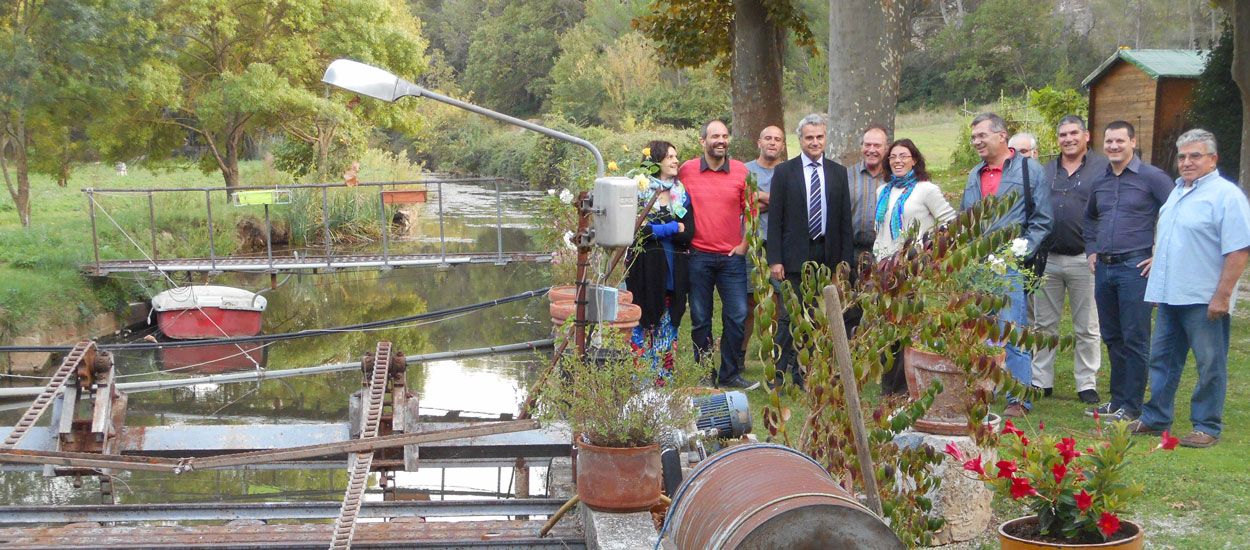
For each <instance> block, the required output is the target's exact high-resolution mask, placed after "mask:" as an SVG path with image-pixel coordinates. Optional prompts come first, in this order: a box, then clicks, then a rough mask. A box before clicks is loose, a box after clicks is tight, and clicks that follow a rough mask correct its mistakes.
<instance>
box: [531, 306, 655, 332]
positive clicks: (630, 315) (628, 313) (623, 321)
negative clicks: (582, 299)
mask: <svg viewBox="0 0 1250 550" xmlns="http://www.w3.org/2000/svg"><path fill="white" fill-rule="evenodd" d="M576 309H577V305H576V304H574V303H573V302H552V303H551V306H549V307H548V308H547V311H548V312H550V313H551V323H552V324H554V325H555V326H557V327H558V326H560V325H562V324H564V320H565V319H568V318H569V317H572V316H573V314H574V313H575V312H576ZM639 319H642V308H640V307H638V306H636V305H634V304H619V303H618V304H616V320H615V321H613V322H611V323H609V324H608V325H609V326H611V327H612V328H615V329H621V331H623V332H625V333H626V334H628V333H629V331H630V330H632V329H633V328H634V327H636V326H638V320H639Z"/></svg>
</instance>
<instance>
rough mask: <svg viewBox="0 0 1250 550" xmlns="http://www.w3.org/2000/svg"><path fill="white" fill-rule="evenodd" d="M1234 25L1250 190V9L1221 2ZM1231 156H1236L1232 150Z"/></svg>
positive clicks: (1244, 175) (1244, 182)
mask: <svg viewBox="0 0 1250 550" xmlns="http://www.w3.org/2000/svg"><path fill="white" fill-rule="evenodd" d="M1218 3H1219V5H1220V7H1221V8H1224V13H1226V14H1228V18H1229V20H1230V21H1232V24H1233V67H1232V73H1233V81H1234V82H1236V83H1237V87H1238V88H1239V89H1241V151H1239V152H1238V154H1240V155H1241V162H1240V165H1241V174H1239V175H1238V177H1239V180H1240V181H1241V187H1242V189H1244V190H1250V6H1248V5H1246V3H1245V2H1239V1H1238V0H1218ZM1227 154H1233V152H1232V151H1229V152H1228V153H1227Z"/></svg>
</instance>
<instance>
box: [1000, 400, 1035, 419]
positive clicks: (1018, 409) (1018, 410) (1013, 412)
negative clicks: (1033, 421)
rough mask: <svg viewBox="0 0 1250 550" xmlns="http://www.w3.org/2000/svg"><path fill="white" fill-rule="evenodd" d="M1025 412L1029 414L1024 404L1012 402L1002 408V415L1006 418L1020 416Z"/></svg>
mask: <svg viewBox="0 0 1250 550" xmlns="http://www.w3.org/2000/svg"><path fill="white" fill-rule="evenodd" d="M1026 414H1029V411H1028V410H1026V409H1025V408H1024V405H1021V404H1019V403H1012V404H1010V405H1007V408H1005V409H1003V416H1005V417H1007V418H1020V417H1021V416H1024V415H1026Z"/></svg>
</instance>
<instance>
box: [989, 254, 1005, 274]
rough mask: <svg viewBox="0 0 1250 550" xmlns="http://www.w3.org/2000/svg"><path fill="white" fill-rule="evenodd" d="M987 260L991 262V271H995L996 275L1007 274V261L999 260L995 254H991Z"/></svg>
mask: <svg viewBox="0 0 1250 550" xmlns="http://www.w3.org/2000/svg"><path fill="white" fill-rule="evenodd" d="M986 260H989V263H990V270H991V271H993V272H994V273H998V274H999V275H1002V274H1004V273H1006V272H1007V261H1006V260H1004V259H1002V258H999V257H998V256H995V255H993V254H990V255H989V257H988V258H986Z"/></svg>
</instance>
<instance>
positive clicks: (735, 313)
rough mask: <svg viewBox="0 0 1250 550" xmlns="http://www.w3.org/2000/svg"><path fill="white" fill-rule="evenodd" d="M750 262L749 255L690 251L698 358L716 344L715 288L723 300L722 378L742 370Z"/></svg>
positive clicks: (693, 337)
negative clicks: (713, 338) (713, 299)
mask: <svg viewBox="0 0 1250 550" xmlns="http://www.w3.org/2000/svg"><path fill="white" fill-rule="evenodd" d="M747 285H748V283H747V263H746V257H745V256H737V255H733V256H729V255H725V254H712V253H708V252H700V251H698V250H692V251H691V252H690V339H691V344H693V347H694V359H695V361H700V360H702V359H703V354H705V353H707V352H708V350H710V349H711V348H712V289H713V288H716V290H717V292H719V294H720V302H721V315H720V320H721V340H720V369H719V370H718V371H717V375H716V377H717V379H718V381H719V382H728V381H729V380H731V379H732V378H733V377H735V376H739V375H740V374H742V362H743V359H744V357H743V356H744V354H743V353H742V339H743V336H744V333H743V323H745V322H746V318H747Z"/></svg>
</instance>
